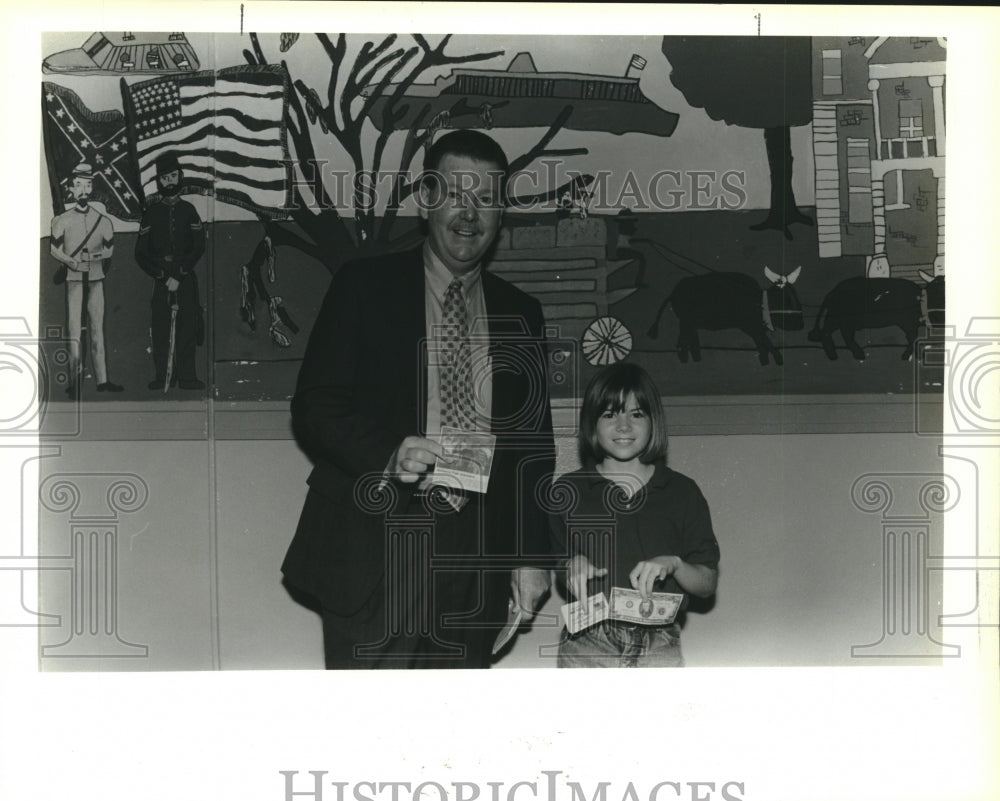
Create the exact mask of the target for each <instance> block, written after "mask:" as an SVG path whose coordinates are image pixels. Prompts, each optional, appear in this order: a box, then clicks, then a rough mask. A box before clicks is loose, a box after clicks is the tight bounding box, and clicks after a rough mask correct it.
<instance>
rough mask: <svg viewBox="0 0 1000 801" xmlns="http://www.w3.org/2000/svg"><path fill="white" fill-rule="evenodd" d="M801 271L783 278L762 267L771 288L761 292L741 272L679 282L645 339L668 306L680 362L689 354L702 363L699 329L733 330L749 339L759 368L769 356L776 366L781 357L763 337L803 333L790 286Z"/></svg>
mask: <svg viewBox="0 0 1000 801" xmlns="http://www.w3.org/2000/svg"><path fill="white" fill-rule="evenodd" d="M801 270H802V267H801V266H799V267H796V268H795V269H794V270H793V271H792V272H791V273H789V274H788V275H787V276H785V275H778V274H777V273H775V272H774V271H773V270H771V269H769V268H768V267H765V268H764V276H765V277H766V278H767V280H768V282H769V285H768V286H766V287H765V288H763V289H762V288H761V287H760V286H759V285H758V283H757V281H756V280H754V279H753V278H751V277H750V276H749V275H744V274H743V273H710V274H708V275H698V276H691V277H689V278H682V279H681V280H680V281H678V282H677V286H675V287H674V291H673V292H671V293H670V295H669V296H668V297H667V299H666V300H664V301H663V304H662V305H661V306H660V309H659V311H658V312H657V313H656V319H655V321H654V322H653V325H652V326H651V327H650V329H649V332H648V333H649V336H651V337H654V338H655V337H656V336H658V334H659V325H660V317H661V316H662V315H663V311H664V309H665V308H666V307H667V304H670V306H671V307H672V308H673V310H674V314H676V315H677V320H678V322H679V323H680V333H679V334H678V337H677V355H678V357H679V358H680V360H681V361H682V362H685V363H686V362H687V360H688V354H689V353H690V355H691V358H692V359H694V361H696V362H697V361H701V341H700V339H699V337H698V330H699V329H702V330H707V331H720V330H723V329H727V328H737V329H739V330H740V331H743V332H744V333H745V334H746V335H747V336H749V337H750V338H751V339H752V340H753V342H754V344H755V345H756V346H757V355H758V357H759V359H760V363H761V364H767V363H768V357H769V356H773V357H774V363H775V364H779V365H780V364H781V363H782V358H781V352H780V351H779V350H778V349H777V348H776V347H775V346H774V344H773V343H772V342H771V340H770V339H769V338H768V336H767V332H768V331H774V330H775V328H780V329H782V330H785V331H800V330H802V327H803V325H804V323H803V319H802V304H801V303H800V302H799V297H798V294H797V293H796V291H795V287H794V286H792V285H793V284H794V283H795V281H796V280H797V279H798V277H799V273H800V272H801Z"/></svg>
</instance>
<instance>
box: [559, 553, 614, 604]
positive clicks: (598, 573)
mask: <svg viewBox="0 0 1000 801" xmlns="http://www.w3.org/2000/svg"><path fill="white" fill-rule="evenodd" d="M606 575H608V569H607V568H606V567H601V568H597V567H594V564H593V562H591V561H590V560H589V559H588V558H587V557H586V556H584V555H583V554H576V556H573V557H571V558H570V560H569V562H568V563H567V564H566V584H567V586H568V587H569V591H570V592H571V593H573V595H574V597H576V598H577V599H578V600H581V601H582V600H585V599H586V598H587V597H588V596H589V595H590V593H589V591H588V589H587V582H589V581H590V580H591V579H594V578H602V577H603V576H606Z"/></svg>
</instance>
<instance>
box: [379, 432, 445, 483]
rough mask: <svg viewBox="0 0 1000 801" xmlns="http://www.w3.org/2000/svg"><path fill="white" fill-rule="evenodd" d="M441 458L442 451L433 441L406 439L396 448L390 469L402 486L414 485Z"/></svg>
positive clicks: (418, 438)
mask: <svg viewBox="0 0 1000 801" xmlns="http://www.w3.org/2000/svg"><path fill="white" fill-rule="evenodd" d="M442 456H444V450H443V449H442V448H441V446H440V445H439V444H438V443H437V442H434V440H430V439H427V438H426V437H417V436H412V437H407V438H406V439H404V440H403V441H402V442H401V443H400V445H399V447H398V448H396V454H395V456H394V457H393V459H392V463H391V467H390V469H391V470H392V473H393V474H394V475H395V477H396V478H398V479H399V480H400V481H402V482H403V483H404V484H414V483H416V482H417V481H420V480H421V479H423V478H424V477H425V476H426V475H427V472H428V471H429V470H430V469H431V468H432V467H434V465H435V464H436V463H437V460H438V459H439V458H441V457H442Z"/></svg>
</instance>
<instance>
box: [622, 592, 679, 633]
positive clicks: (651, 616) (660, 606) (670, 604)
mask: <svg viewBox="0 0 1000 801" xmlns="http://www.w3.org/2000/svg"><path fill="white" fill-rule="evenodd" d="M683 600H684V595H683V594H681V593H675V592H654V593H652V594H651V596H650V597H649V598H648V599H645V600H644V599H643V597H642V596H641V595H640V594H639V591H638V590H631V589H624V588H622V587H612V588H611V608H610V610H609V612H608V617H610V618H611V619H612V620H620V621H622V622H625V623H642V624H645V625H647V626H662V625H664V624H665V623H673V622H674V618H675V617H677V612H678V610H679V609H680V608H681V601H683Z"/></svg>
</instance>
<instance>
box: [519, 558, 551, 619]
mask: <svg viewBox="0 0 1000 801" xmlns="http://www.w3.org/2000/svg"><path fill="white" fill-rule="evenodd" d="M550 584H551V582H550V580H549V571H548V570H542V569H540V568H537V567H519V568H517V569H516V570H514V571H512V572H511V574H510V592H511V595H512V596H513V598H514V604H515V605H516V606H518V607H520V608H521V610H522V611H523V612H524V614H525V616H526V617H529V618H530V617H534V616H535V610H536V609H537V608H538V607H539V605H540V604H541V600H542V597H543V596H544V595H545V593H547V592H548V591H549V586H550Z"/></svg>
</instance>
